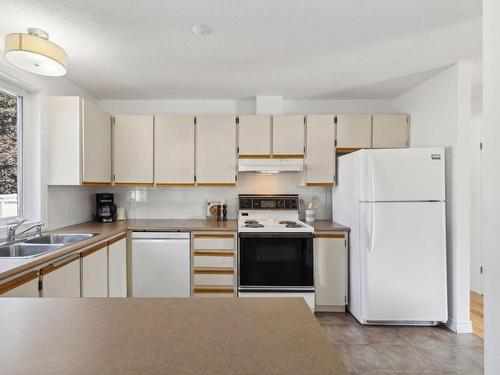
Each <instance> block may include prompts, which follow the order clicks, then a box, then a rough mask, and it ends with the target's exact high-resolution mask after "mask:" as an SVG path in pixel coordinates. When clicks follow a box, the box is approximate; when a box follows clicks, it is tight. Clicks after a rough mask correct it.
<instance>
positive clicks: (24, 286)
mask: <svg viewBox="0 0 500 375" xmlns="http://www.w3.org/2000/svg"><path fill="white" fill-rule="evenodd" d="M38 280H39V274H38V271H36V272H30V273H28V274H26V275H23V276H20V277H17V278H15V279H13V280H11V281H8V282H6V283H4V284H2V285H0V297H39V296H40V292H39V290H38Z"/></svg>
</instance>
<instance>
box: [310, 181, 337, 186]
mask: <svg viewBox="0 0 500 375" xmlns="http://www.w3.org/2000/svg"><path fill="white" fill-rule="evenodd" d="M306 186H326V187H329V186H335V182H307V183H306Z"/></svg>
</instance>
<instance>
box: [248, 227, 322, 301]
mask: <svg viewBox="0 0 500 375" xmlns="http://www.w3.org/2000/svg"><path fill="white" fill-rule="evenodd" d="M238 271H239V272H238V280H239V283H238V287H239V290H240V291H246V292H250V291H266V290H268V291H314V271H313V235H312V234H311V233H287V234H285V233H240V234H239V256H238Z"/></svg>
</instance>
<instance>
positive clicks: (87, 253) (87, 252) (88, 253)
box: [80, 242, 108, 258]
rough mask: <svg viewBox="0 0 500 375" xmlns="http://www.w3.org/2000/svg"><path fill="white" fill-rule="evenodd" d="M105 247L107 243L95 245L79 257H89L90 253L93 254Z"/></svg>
mask: <svg viewBox="0 0 500 375" xmlns="http://www.w3.org/2000/svg"><path fill="white" fill-rule="evenodd" d="M107 246H108V242H103V243H100V244H98V245H95V246H93V247H91V248H90V249H87V250H85V251H82V252H81V254H80V255H81V257H82V258H84V257H86V256H88V255H90V254H92V253H95V252H96V251H99V250H101V249H104V248H105V247H107Z"/></svg>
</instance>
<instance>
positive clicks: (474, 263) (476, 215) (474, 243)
mask: <svg viewBox="0 0 500 375" xmlns="http://www.w3.org/2000/svg"><path fill="white" fill-rule="evenodd" d="M482 119H483V102H482V97H481V96H477V97H474V98H472V122H471V137H470V142H471V215H470V218H471V248H470V289H471V290H472V291H474V292H476V293H479V294H482V293H483V275H482V273H481V266H482V265H483V256H482V251H481V212H482V211H481V210H482V207H481V194H482V193H481V150H480V148H479V147H480V143H481V124H482Z"/></svg>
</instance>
